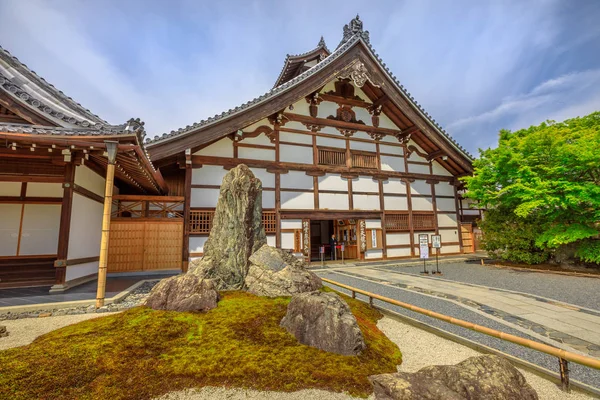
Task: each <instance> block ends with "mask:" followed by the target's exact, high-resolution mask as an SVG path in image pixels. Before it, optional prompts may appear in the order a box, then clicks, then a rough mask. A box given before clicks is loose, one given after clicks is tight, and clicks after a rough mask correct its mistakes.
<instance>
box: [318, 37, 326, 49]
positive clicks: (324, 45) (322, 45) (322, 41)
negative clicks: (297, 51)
mask: <svg viewBox="0 0 600 400" xmlns="http://www.w3.org/2000/svg"><path fill="white" fill-rule="evenodd" d="M317 47H324V48H327V45H326V44H325V39H324V38H323V35H321V40H319V44H318V45H317Z"/></svg>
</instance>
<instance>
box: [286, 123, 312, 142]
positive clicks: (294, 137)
mask: <svg viewBox="0 0 600 400" xmlns="http://www.w3.org/2000/svg"><path fill="white" fill-rule="evenodd" d="M289 124H291V123H288V124H286V125H285V126H286V128H287V127H288V125H289ZM301 129H306V127H305V126H304V125H302V128H301ZM279 141H280V142H290V143H303V144H312V135H303V134H301V133H291V132H279Z"/></svg>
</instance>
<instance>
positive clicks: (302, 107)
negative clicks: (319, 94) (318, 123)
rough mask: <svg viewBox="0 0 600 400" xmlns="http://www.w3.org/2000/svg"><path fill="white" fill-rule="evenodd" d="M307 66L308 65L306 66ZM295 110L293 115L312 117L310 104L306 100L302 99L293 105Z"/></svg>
mask: <svg viewBox="0 0 600 400" xmlns="http://www.w3.org/2000/svg"><path fill="white" fill-rule="evenodd" d="M304 65H305V66H307V64H304ZM293 106H294V110H293V113H295V114H300V115H310V109H309V104H308V102H307V101H306V99H300V100H299V101H297V102H295V103H294V104H293Z"/></svg>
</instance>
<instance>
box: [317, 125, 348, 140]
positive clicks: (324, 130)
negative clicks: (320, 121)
mask: <svg viewBox="0 0 600 400" xmlns="http://www.w3.org/2000/svg"><path fill="white" fill-rule="evenodd" d="M319 133H327V134H329V135H336V136H339V137H340V139H342V140H345V138H344V136H342V134H341V132H340V131H338V130H337V129H336V128H334V127H333V126H324V127H322V128H321V130H320V131H319Z"/></svg>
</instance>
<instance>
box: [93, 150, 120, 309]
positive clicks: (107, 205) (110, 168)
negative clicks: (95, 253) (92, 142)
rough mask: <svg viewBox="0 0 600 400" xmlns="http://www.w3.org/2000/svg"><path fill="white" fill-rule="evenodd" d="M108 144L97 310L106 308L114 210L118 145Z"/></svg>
mask: <svg viewBox="0 0 600 400" xmlns="http://www.w3.org/2000/svg"><path fill="white" fill-rule="evenodd" d="M111 145H113V146H114V147H112V146H109V143H108V142H107V152H108V153H109V155H108V165H107V166H106V183H105V188H104V212H103V214H102V239H101V241H100V261H99V263H98V291H97V293H96V308H100V307H102V306H104V295H105V291H106V270H107V265H108V241H109V237H110V214H111V208H112V195H113V185H114V182H115V159H116V156H117V155H116V152H117V147H116V146H117V143H116V142H112V143H111ZM111 153H113V154H111Z"/></svg>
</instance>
